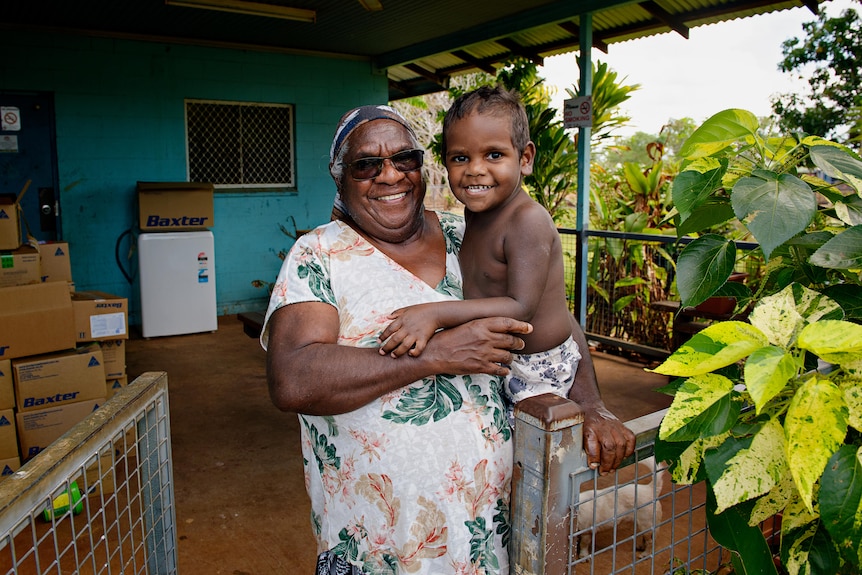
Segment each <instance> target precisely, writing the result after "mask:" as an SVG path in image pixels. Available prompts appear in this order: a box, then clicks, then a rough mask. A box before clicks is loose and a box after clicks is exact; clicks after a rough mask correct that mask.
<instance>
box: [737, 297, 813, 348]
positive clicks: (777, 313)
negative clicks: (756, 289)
mask: <svg viewBox="0 0 862 575" xmlns="http://www.w3.org/2000/svg"><path fill="white" fill-rule="evenodd" d="M748 321H750V322H751V325H753V326H756V327H757V328H758V329H759V330H760V331H761V332H763V334H764V335H765V336H766V338H767V339H768V340H769V343H771V344H772V345H777V346H780V347H784V348H786V347H788V346H789V345H790V343H791V342H792V341H793V339H794V338H795V337H796V334H797V333H798V332H799V330H800V329H802V326H803V325H805V319H804V318H803V317H802V316H801V315H800V314H799V312H798V311H796V301H795V300H794V298H793V291H792V290H791V289H790V287H789V286H788V287H787V288H785V289H783V290H781V291H780V292H778V293H777V294H775V295H772V296H768V297H765V298H763V299H762V300H761V301H760V302H758V304H757V305H756V306H755V308H754V309H753V310H752V311H751V314H750V315H749V317H748Z"/></svg>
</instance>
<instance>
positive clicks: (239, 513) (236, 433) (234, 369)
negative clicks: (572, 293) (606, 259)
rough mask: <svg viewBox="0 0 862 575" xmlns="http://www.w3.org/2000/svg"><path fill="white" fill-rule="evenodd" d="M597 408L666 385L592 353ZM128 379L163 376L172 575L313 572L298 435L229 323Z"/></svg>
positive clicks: (134, 355)
mask: <svg viewBox="0 0 862 575" xmlns="http://www.w3.org/2000/svg"><path fill="white" fill-rule="evenodd" d="M593 357H594V363H595V364H596V371H597V373H598V376H599V386H600V388H601V391H602V396H603V398H604V400H605V403H606V405H607V406H608V408H609V409H610V410H611V411H613V412H614V413H616V414H617V416H618V417H620V418H621V419H623V420H624V421H628V420H630V419H633V418H635V417H639V416H641V415H646V414H648V413H652V412H654V411H657V410H659V409H663V408H665V407H667V406H668V405H669V404H670V398H669V397H667V396H665V395H663V394H659V393H656V392H654V391H653V389H655V388H657V387H660V386H662V385H664V384H665V383H666V381H667V378H665V377H663V376H659V375H656V374H651V373H647V372H644V371H643V367H644V366H643V365H641V364H635V363H630V362H628V361H625V360H624V359H622V358H619V357H615V356H611V355H606V354H601V353H596V354H594V356H593ZM126 364H127V372H128V375H129V379H130V380H132V379H134V378H135V377H137V376H138V375H140V374H141V373H143V372H146V371H165V372H167V373H168V382H169V390H170V391H169V393H170V395H169V403H170V412H171V441H172V455H173V464H174V483H175V501H176V519H177V534H178V538H179V565H178V572H179V573H180V575H215V574H229V575H266V574H275V573H278V574H284V573H296V574H303V573H306V574H311V573H313V569H314V564H315V557H316V549H315V543H314V539H313V538H312V536H311V528H310V524H309V505H308V500H307V497H306V494H305V487H304V484H303V477H302V460H301V455H300V449H299V425H298V421H297V417H296V415H295V414H292V413H282V412H280V411H278V410H277V409H276V408H275V407H273V406H272V404H271V403H270V401H269V396H268V393H267V389H266V381H265V374H264V352H263V350H262V349H261V348H260V345H259V344H258V342H257V341H256V340H254V339H252V338H250V337H248V336H246V335H245V334H244V333H243V330H242V324H241V323H240V322H239V321H238V320H237V319H236V316H223V317H221V318H219V328H218V331H216V332H213V333H205V334H193V335H183V336H174V337H162V338H152V339H148V340H145V339H141V338H140V337H139V336H138V337H135V336H134V335H133V336H132V339H131V340H130V341H129V343H128V347H127V350H126Z"/></svg>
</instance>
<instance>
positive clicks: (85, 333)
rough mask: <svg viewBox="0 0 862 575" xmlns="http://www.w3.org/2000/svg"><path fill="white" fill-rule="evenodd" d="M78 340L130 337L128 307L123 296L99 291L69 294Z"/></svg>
mask: <svg viewBox="0 0 862 575" xmlns="http://www.w3.org/2000/svg"><path fill="white" fill-rule="evenodd" d="M72 307H73V308H74V310H75V339H76V341H78V342H83V341H99V340H116V339H129V329H128V325H129V306H128V300H126V298H124V297H120V296H116V295H111V294H108V293H104V292H100V291H79V292H75V293H73V294H72Z"/></svg>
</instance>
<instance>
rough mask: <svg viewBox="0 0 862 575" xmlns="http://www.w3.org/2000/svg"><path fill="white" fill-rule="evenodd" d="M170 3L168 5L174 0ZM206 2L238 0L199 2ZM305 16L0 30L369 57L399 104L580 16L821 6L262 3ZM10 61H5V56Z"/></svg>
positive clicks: (707, 15)
mask: <svg viewBox="0 0 862 575" xmlns="http://www.w3.org/2000/svg"><path fill="white" fill-rule="evenodd" d="M171 1H173V0H171ZM205 1H207V2H211V3H212V4H221V3H229V4H230V3H238V2H240V3H241V2H242V1H243V0H205ZM255 3H256V4H264V3H265V4H268V5H274V6H289V7H292V8H300V9H306V10H312V11H314V22H300V21H294V20H285V19H280V18H275V17H269V16H259V15H248V14H239V13H235V12H224V11H220V10H213V9H212V6H210V7H209V8H200V7H196V8H193V7H185V6H174V5H167V3H166V0H119V1H118V0H74V1H70V0H7V1H6V2H4V3H3V7H2V8H0V27H2V28H15V29H33V30H37V29H38V30H42V31H44V30H48V31H56V32H64V33H68V32H71V33H76V34H88V35H97V36H107V37H119V38H132V39H140V40H153V41H168V42H182V43H191V44H200V45H217V46H231V47H241V48H247V49H253V50H270V51H279V52H294V53H311V54H320V55H330V56H334V57H342V58H353V59H362V60H368V61H370V62H371V63H372V64H373V66H374V67H375V69H379V70H380V73H381V74H383V73H385V74H386V75H387V77H388V79H389V97H390V99H392V100H397V99H401V98H405V97H409V96H415V95H421V94H426V93H430V92H436V91H439V90H441V89H443V88H445V87H446V86H447V85H448V82H449V78H450V77H451V76H453V75H457V74H462V73H467V72H473V71H478V70H484V71H487V72H490V73H493V72H494V70H495V68H496V67H498V66H499V65H500V64H501V63H502V62H504V61H505V60H507V59H509V58H510V57H512V56H516V55H517V56H523V57H526V58H529V59H531V60H533V61H534V62H536V63H539V64H540V63H541V62H542V60H543V59H544V58H546V57H548V56H552V55H556V54H562V53H565V52H570V51H573V50H577V49H578V44H579V41H580V34H581V28H580V21H581V17H580V15H581V14H585V13H592V25H593V36H592V37H593V46H594V48H595V49H596V50H599V51H603V52H607V51H608V50H610V49H612V45H613V44H615V43H618V42H624V41H627V40H633V39H637V38H642V37H645V36H651V35H655V34H661V33H665V32H673V33H677V34H680V35H682V36H684V37H688V33H689V30H690V29H691V28H694V27H696V26H701V25H705V24H711V23H716V22H722V21H727V20H734V19H738V18H745V17H749V16H754V15H757V14H763V13H767V12H774V11H779V10H786V9H789V8H794V7H799V6H807V7H808V9H810V10H811V11H812V12H816V10H817V5H818V0H778V1H776V0H645V1H640V2H637V1H626V0H423V1H414V0H382V9H367V8H366V7H365V5H367V4H374V3H375V2H370V1H368V0H259V1H258V2H255ZM7 56H8V55H7Z"/></svg>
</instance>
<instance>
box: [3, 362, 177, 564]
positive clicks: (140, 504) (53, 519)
mask: <svg viewBox="0 0 862 575" xmlns="http://www.w3.org/2000/svg"><path fill="white" fill-rule="evenodd" d="M167 389H168V388H167V376H166V375H165V374H164V373H147V374H144V375H142V376H141V377H139V378H137V379H136V380H135V381H134V382H132V383H131V384H130V385H129V386H128V387H127V388H125V389H123V390H122V391H121V392H119V393H117V394H116V395H115V396H114V397H113V398H111V399H110V400H109V401H107V402H106V403H105V404H104V405H103V406H102V407H101V408H99V409H98V410H97V411H95V412H94V413H93V414H92V415H90V416H89V417H88V418H87V419H85V420H84V421H82V422H81V423H79V424H78V425H76V426H75V427H74V428H73V429H71V430H70V431H69V432H68V433H66V434H65V435H64V436H63V437H61V438H60V439H58V440H57V441H55V442H54V443H53V444H51V445H50V446H49V447H48V448H47V449H45V450H44V451H42V452H41V453H40V454H39V455H38V456H37V457H35V458H34V459H32V460H31V461H30V462H28V463H27V464H25V465H24V466H22V467H21V468H20V469H19V470H18V471H17V472H16V473H14V474H13V475H10V476H8V477H7V478H6V479H5V480H3V481H0V573H2V574H3V575H9V574H16V575H18V574H21V575H24V574H26V575H29V574H34V575H43V574H45V575H47V574H58V575H59V574H61V573H76V574H77V573H80V574H94V575H95V574H119V573H123V574H125V575H131V574H137V573H148V574H160V575H161V574H165V575H168V574H174V573H176V564H177V561H176V528H175V526H176V519H175V518H176V514H175V508H174V498H173V472H172V468H171V450H170V425H169V423H170V422H169V410H168V395H167Z"/></svg>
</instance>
